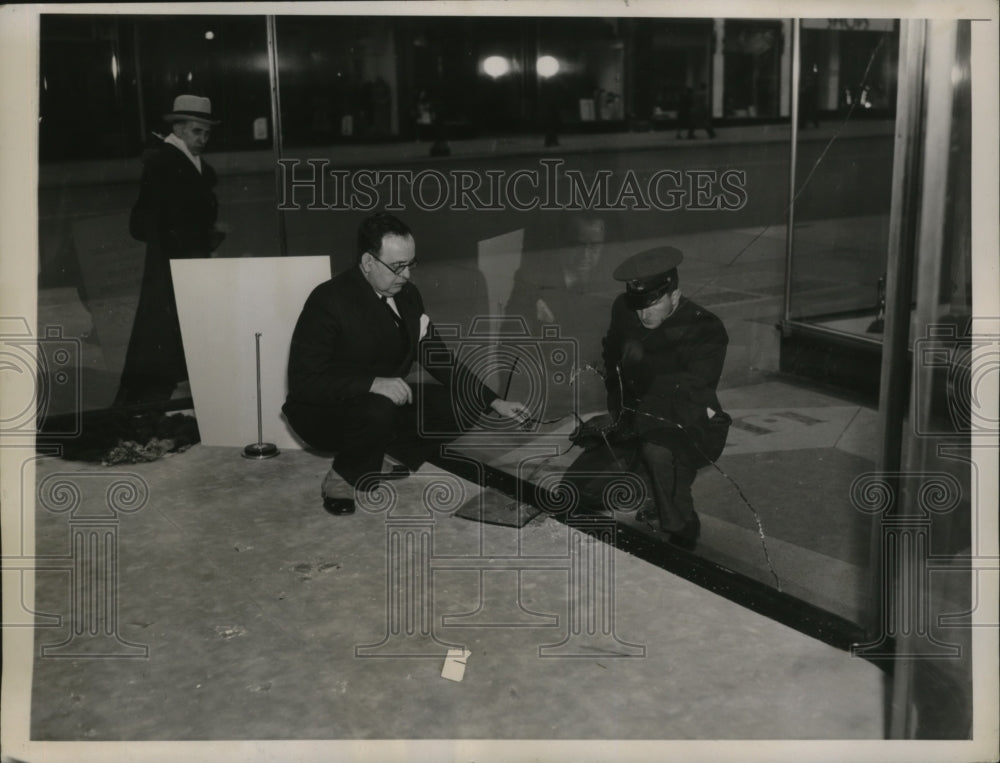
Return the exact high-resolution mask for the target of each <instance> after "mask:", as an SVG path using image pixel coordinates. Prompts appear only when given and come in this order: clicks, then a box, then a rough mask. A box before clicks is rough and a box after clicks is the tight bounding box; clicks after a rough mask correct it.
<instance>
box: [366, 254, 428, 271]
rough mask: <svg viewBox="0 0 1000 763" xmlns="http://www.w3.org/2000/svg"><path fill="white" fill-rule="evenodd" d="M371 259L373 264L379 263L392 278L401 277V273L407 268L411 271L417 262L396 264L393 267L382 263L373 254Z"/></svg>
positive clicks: (414, 260)
mask: <svg viewBox="0 0 1000 763" xmlns="http://www.w3.org/2000/svg"><path fill="white" fill-rule="evenodd" d="M372 259H373V260H375V262H377V263H379V264H380V265H381V266H382V267H384V268H385V269H386V270H388V271H389V272H390V273H392V274H393V275H394V276H398V275H401V274H402V273H403V271H404V270H406V269H407V268H409V269H410V270H413V269H414V268H415V267H416V266H417V260H416V259H412V260H410V261H409V262H397V263H396V264H395V265H390V264H388V263H387V262H383V261H382V260H380V259H379V258H378V257H376V256H375V255H374V254H373V255H372Z"/></svg>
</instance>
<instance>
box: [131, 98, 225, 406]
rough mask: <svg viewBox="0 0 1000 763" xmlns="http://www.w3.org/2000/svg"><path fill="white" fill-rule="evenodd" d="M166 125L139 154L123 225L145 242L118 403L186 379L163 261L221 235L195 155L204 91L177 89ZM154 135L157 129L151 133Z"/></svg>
mask: <svg viewBox="0 0 1000 763" xmlns="http://www.w3.org/2000/svg"><path fill="white" fill-rule="evenodd" d="M163 119H164V121H165V122H167V123H168V124H169V125H170V127H171V132H170V134H169V135H167V136H166V137H165V138H162V142H160V143H159V144H158V145H157V146H156V147H155V148H153V149H152V150H150V151H147V152H146V154H145V155H144V156H143V171H142V181H141V184H140V188H139V198H138V200H137V201H136V203H135V206H134V207H133V208H132V214H131V217H130V219H129V232H130V233H131V234H132V236H133V238H136V239H138V240H139V241H144V242H145V243H146V261H145V269H144V271H143V275H142V287H141V289H140V292H139V303H138V306H137V308H136V314H135V321H134V322H133V324H132V335H131V338H130V339H129V346H128V351H127V352H126V356H125V367H124V369H123V371H122V377H121V383H120V386H119V390H118V397H117V402H118V403H121V404H127V403H136V402H152V401H162V400H167V399H169V398H170V396H171V394H172V393H173V391H174V389H175V387H176V386H177V384H178V383H179V382H182V381H184V380H186V379H187V364H186V363H185V360H184V347H183V345H182V344H181V332H180V325H179V323H178V321H177V306H176V304H175V301H174V288H173V281H172V279H171V275H170V260H171V259H183V258H191V257H208V256H210V255H211V253H212V252H213V251H214V250H215V249H216V247H218V245H219V244H220V243H221V242H222V239H223V238H224V233H223V232H222V231H221V229H220V227H219V226H218V224H217V223H216V218H217V216H218V204H217V202H216V199H215V193H214V190H213V189H214V187H215V183H216V175H215V170H213V169H212V167H211V165H209V163H208V162H207V161H205V159H204V158H203V157H202V152H203V151H204V150H205V146H206V144H207V143H208V139H209V137H210V135H211V132H212V127H213V126H215V125H217V124H219V122H218V121H216V120H214V119H213V118H212V104H211V101H209V99H208V98H203V97H200V96H196V95H179V96H177V97H176V98H175V99H174V108H173V110H172V111H171V112H170V113H168V114H165V115H164V117H163ZM157 138H160V136H157Z"/></svg>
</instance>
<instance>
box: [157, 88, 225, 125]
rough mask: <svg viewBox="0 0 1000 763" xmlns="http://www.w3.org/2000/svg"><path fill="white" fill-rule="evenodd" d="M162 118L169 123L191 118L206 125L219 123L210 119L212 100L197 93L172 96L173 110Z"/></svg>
mask: <svg viewBox="0 0 1000 763" xmlns="http://www.w3.org/2000/svg"><path fill="white" fill-rule="evenodd" d="M163 119H164V121H166V122H170V123H173V122H185V121H187V120H193V121H195V122H204V123H205V124H208V125H217V124H219V122H218V121H217V120H214V119H212V102H211V101H210V100H209V99H208V98H202V97H201V96H198V95H179V96H177V97H176V98H174V110H173V111H171V112H170V113H169V114H164V115H163Z"/></svg>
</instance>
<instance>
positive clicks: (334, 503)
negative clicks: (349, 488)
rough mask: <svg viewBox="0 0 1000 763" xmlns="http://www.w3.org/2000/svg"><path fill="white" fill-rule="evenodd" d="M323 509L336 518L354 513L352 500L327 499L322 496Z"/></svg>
mask: <svg viewBox="0 0 1000 763" xmlns="http://www.w3.org/2000/svg"><path fill="white" fill-rule="evenodd" d="M323 508H324V509H326V510H327V511H328V512H329V513H331V514H335V515H336V516H342V515H344V514H353V513H354V499H353V498H328V497H327V496H323Z"/></svg>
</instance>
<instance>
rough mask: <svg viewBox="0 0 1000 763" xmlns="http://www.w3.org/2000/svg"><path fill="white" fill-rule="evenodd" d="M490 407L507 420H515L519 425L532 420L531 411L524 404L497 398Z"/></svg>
mask: <svg viewBox="0 0 1000 763" xmlns="http://www.w3.org/2000/svg"><path fill="white" fill-rule="evenodd" d="M490 407H491V408H492V409H493V410H494V411H496V412H497V413H499V414H500V415H501V416H503V417H504V418H505V419H514V420H515V421H517V422H518V423H522V424H523V423H524V422H525V421H527V420H528V419H530V418H531V411H529V410H528V409H527V408H526V407H525V406H524V405H523V404H522V403H516V402H514V401H513V400H501V399H500V398H497V399H496V400H494V401H493V402H492V403H490Z"/></svg>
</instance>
